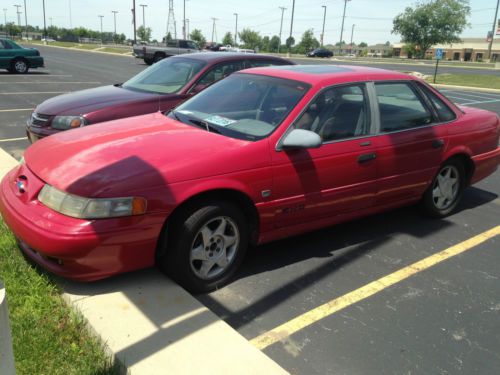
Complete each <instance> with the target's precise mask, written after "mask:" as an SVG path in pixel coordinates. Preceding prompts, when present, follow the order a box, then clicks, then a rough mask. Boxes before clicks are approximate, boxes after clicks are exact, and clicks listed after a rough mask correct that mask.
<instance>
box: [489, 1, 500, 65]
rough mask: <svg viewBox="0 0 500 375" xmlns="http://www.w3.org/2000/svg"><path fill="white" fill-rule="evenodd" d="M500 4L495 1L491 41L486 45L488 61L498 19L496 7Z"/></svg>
mask: <svg viewBox="0 0 500 375" xmlns="http://www.w3.org/2000/svg"><path fill="white" fill-rule="evenodd" d="M499 4H500V0H497V10H495V18H494V19H493V26H492V27H491V40H490V44H489V45H488V59H491V47H492V45H493V39H494V38H495V24H496V23H497V17H498V5H499Z"/></svg>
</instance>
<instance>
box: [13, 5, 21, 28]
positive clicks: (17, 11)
mask: <svg viewBox="0 0 500 375" xmlns="http://www.w3.org/2000/svg"><path fill="white" fill-rule="evenodd" d="M14 6H15V7H16V13H17V26H19V27H21V12H19V8H21V7H22V5H14Z"/></svg>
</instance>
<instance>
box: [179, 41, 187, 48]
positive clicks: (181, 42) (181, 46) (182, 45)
mask: <svg viewBox="0 0 500 375" xmlns="http://www.w3.org/2000/svg"><path fill="white" fill-rule="evenodd" d="M179 48H188V45H187V42H186V41H185V40H179Z"/></svg>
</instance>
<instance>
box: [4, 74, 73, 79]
mask: <svg viewBox="0 0 500 375" xmlns="http://www.w3.org/2000/svg"><path fill="white" fill-rule="evenodd" d="M37 77H42V78H45V77H73V75H72V74H50V73H47V74H32V75H29V74H28V75H26V76H24V77H19V75H17V74H15V75H14V74H13V75H7V74H6V75H0V78H24V79H28V78H37Z"/></svg>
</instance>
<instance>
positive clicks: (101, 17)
mask: <svg viewBox="0 0 500 375" xmlns="http://www.w3.org/2000/svg"><path fill="white" fill-rule="evenodd" d="M97 17H99V18H100V21H101V46H102V40H103V35H102V19H103V18H104V16H101V15H99V16H97Z"/></svg>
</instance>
